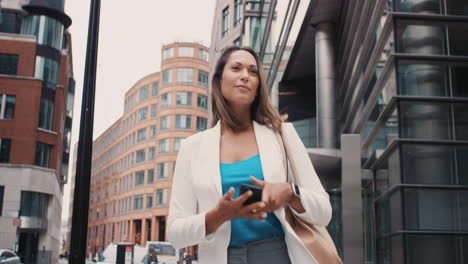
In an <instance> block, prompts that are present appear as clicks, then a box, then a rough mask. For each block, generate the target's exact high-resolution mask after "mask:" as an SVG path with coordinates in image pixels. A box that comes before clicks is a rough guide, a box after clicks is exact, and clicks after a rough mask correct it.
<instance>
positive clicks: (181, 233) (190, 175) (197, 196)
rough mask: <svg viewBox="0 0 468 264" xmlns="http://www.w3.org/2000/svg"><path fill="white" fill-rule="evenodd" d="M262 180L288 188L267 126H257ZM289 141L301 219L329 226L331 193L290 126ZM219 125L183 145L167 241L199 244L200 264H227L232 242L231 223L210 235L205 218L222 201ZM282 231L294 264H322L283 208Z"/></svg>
mask: <svg viewBox="0 0 468 264" xmlns="http://www.w3.org/2000/svg"><path fill="white" fill-rule="evenodd" d="M253 124H254V131H255V138H256V140H257V146H258V149H259V154H260V160H261V164H262V170H263V175H264V178H265V181H267V182H286V175H285V169H284V165H283V162H282V161H283V157H282V151H281V147H282V146H280V144H279V142H278V139H277V137H276V134H275V133H274V131H273V130H272V129H270V128H268V127H266V126H263V125H260V124H258V123H257V122H255V121H254V122H253ZM284 130H285V135H284V136H285V137H287V139H288V142H289V144H290V147H291V149H292V150H293V151H291V152H290V153H289V155H290V158H291V159H292V158H294V159H295V162H296V163H297V164H298V166H297V167H298V171H297V172H296V174H297V175H295V177H296V178H297V179H299V180H300V182H301V187H300V193H301V194H300V195H301V202H302V205H303V206H304V209H305V212H304V213H302V214H299V213H297V212H295V211H294V209H293V210H292V211H293V212H294V213H295V214H297V215H298V216H299V217H301V219H303V220H304V221H307V222H309V223H313V224H316V225H321V226H326V225H327V224H328V222H329V221H330V218H331V214H332V208H331V204H330V200H329V197H328V194H327V192H326V191H325V190H324V188H323V186H322V184H321V183H320V180H319V178H318V177H317V174H316V173H315V170H314V167H313V166H312V163H311V161H310V159H309V155H308V154H307V150H306V148H305V147H304V144H303V143H302V141H301V139H300V138H299V136H298V135H297V133H296V130H295V129H294V127H293V126H292V124H290V123H285V129H284ZM220 139H221V126H220V123H219V122H218V124H217V125H216V126H214V127H213V128H211V129H208V130H206V131H203V132H200V133H197V134H195V135H193V136H190V137H188V138H186V139H185V140H183V141H182V143H181V147H180V151H179V154H178V156H177V162H176V168H175V171H174V179H173V184H172V194H171V202H170V207H169V216H168V226H167V238H168V240H169V241H170V242H171V243H172V245H173V246H174V247H176V248H183V247H187V246H191V245H197V244H198V260H199V263H200V264H227V248H228V246H229V242H230V237H231V222H230V221H227V222H225V223H224V224H223V225H221V226H220V227H219V228H218V230H217V231H216V232H214V233H212V234H210V235H208V236H207V235H205V234H206V232H205V214H206V212H208V211H210V210H211V209H213V208H215V206H216V205H217V203H218V201H219V200H220V199H221V198H222V196H223V194H222V188H221V175H220V165H219V164H220V158H219V157H220ZM274 213H275V215H276V216H277V217H278V219H279V221H280V222H281V224H282V226H283V230H284V233H285V241H286V244H287V247H288V253H289V258H290V259H291V262H292V263H294V264H302V263H304V264H314V263H315V264H317V263H318V262H317V261H316V260H315V258H314V257H313V256H312V255H311V254H310V253H309V251H307V249H306V248H305V247H304V245H303V243H302V242H301V241H300V240H299V238H298V237H297V235H296V234H295V233H294V231H293V230H292V228H291V227H290V225H289V224H288V222H287V221H286V220H285V212H284V208H280V209H278V210H276V211H274Z"/></svg>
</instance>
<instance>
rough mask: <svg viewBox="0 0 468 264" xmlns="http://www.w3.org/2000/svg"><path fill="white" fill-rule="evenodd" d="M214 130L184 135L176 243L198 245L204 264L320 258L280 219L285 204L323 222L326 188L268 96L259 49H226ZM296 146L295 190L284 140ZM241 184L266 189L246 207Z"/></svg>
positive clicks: (176, 181)
mask: <svg viewBox="0 0 468 264" xmlns="http://www.w3.org/2000/svg"><path fill="white" fill-rule="evenodd" d="M212 110H213V124H212V125H214V126H213V127H212V128H211V129H208V130H206V131H203V132H200V133H197V134H195V135H193V136H191V137H189V138H187V139H185V140H184V141H183V142H182V144H181V147H180V151H179V154H178V157H177V162H176V164H177V165H176V168H175V171H174V178H173V184H172V197H171V202H170V208H169V216H168V227H167V236H168V240H169V241H170V242H171V243H172V244H173V245H174V247H176V248H182V247H186V246H190V245H197V244H198V256H199V263H201V264H226V263H229V264H238V263H244V264H247V263H248V264H251V263H255V264H261V263H269V264H276V263H278V264H280V263H281V264H283V263H285V264H286V263H295V264H296V263H307V264H309V263H317V262H316V260H315V259H314V257H313V256H312V255H311V254H310V253H309V252H308V251H307V249H306V248H305V247H304V246H303V244H302V242H301V241H300V240H299V238H298V237H297V235H296V234H295V233H294V231H293V230H292V229H291V227H290V226H289V224H288V223H287V221H286V220H285V210H284V207H285V206H289V207H290V208H292V211H293V213H294V214H296V215H298V216H299V217H300V218H301V219H303V220H304V221H306V222H309V223H313V224H316V225H322V226H325V225H327V224H328V222H329V221H330V218H331V205H330V202H329V197H328V194H327V193H326V192H325V190H324V189H323V187H322V185H321V184H320V181H319V179H318V177H317V175H316V173H315V171H314V168H313V166H312V164H311V162H310V159H309V156H308V154H307V151H306V149H305V147H304V145H303V144H302V141H301V140H300V138H299V137H298V135H297V133H296V131H295V130H294V128H293V126H292V125H291V124H289V123H283V122H282V119H281V117H280V116H279V114H278V113H277V112H276V111H275V110H274V108H273V106H272V105H271V103H270V102H269V101H268V94H267V88H266V85H265V75H264V72H263V68H262V65H261V62H260V61H259V58H258V56H257V54H256V53H255V52H254V51H253V50H252V49H251V48H247V47H242V48H241V47H236V46H234V47H229V48H227V49H226V50H225V51H224V52H223V53H222V55H221V57H220V58H219V60H218V62H217V64H216V68H215V73H214V75H213V79H212ZM282 125H284V126H285V128H284V131H285V132H284V137H287V138H288V142H289V144H290V145H291V148H292V149H294V150H295V151H294V153H291V154H290V155H294V156H293V157H291V158H294V159H295V162H296V164H299V165H300V168H299V169H298V172H296V174H298V175H295V177H296V178H298V179H300V182H301V187H300V188H299V192H297V191H296V192H294V190H293V187H294V186H292V185H291V184H290V183H288V182H287V179H286V175H285V169H284V165H283V162H282V161H283V154H282V148H283V146H282V145H281V144H280V143H279V142H278V139H277V133H278V132H279V131H281V126H282ZM243 183H250V184H255V185H257V186H259V187H261V188H262V189H263V193H262V201H259V202H256V203H253V204H250V205H247V206H244V205H243V202H244V201H245V200H247V198H248V197H249V196H250V195H252V192H251V191H248V192H246V193H244V194H242V195H239V186H240V184H243Z"/></svg>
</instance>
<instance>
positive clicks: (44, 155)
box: [34, 142, 52, 168]
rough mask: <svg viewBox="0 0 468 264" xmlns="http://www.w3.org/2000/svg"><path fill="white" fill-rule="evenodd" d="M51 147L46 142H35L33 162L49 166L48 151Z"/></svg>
mask: <svg viewBox="0 0 468 264" xmlns="http://www.w3.org/2000/svg"><path fill="white" fill-rule="evenodd" d="M51 149H52V147H51V146H50V145H48V144H45V143H41V142H37V143H36V157H35V161H34V164H35V165H37V166H41V167H45V168H48V167H49V163H50V152H51Z"/></svg>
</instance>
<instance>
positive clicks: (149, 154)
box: [148, 147, 155, 160]
mask: <svg viewBox="0 0 468 264" xmlns="http://www.w3.org/2000/svg"><path fill="white" fill-rule="evenodd" d="M154 153H155V150H154V147H150V148H149V149H148V160H154Z"/></svg>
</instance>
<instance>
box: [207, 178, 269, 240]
mask: <svg viewBox="0 0 468 264" xmlns="http://www.w3.org/2000/svg"><path fill="white" fill-rule="evenodd" d="M234 192H235V190H234V188H232V187H231V188H230V189H229V191H228V192H227V193H226V194H225V195H224V196H223V198H221V200H219V202H218V204H217V205H216V207H215V208H214V209H213V210H211V211H209V212H208V213H206V216H205V225H206V234H207V235H208V234H211V233H213V232H215V231H216V230H217V229H218V228H219V227H220V226H221V225H222V224H223V223H224V222H226V221H230V220H232V219H237V218H247V219H251V220H258V221H265V218H266V217H267V213H266V212H265V211H264V209H265V202H263V201H260V202H256V203H253V204H249V205H246V206H244V205H243V203H244V202H245V201H246V200H247V199H248V198H249V197H250V196H251V195H252V191H247V192H245V193H243V194H242V195H240V196H239V197H238V198H237V199H232V197H233V196H234Z"/></svg>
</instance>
